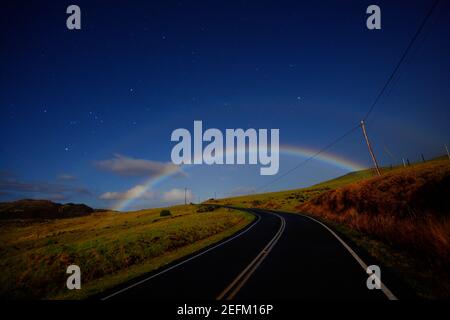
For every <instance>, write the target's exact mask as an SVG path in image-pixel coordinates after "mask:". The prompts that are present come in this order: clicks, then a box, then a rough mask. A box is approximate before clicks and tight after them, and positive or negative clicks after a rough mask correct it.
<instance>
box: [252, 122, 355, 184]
mask: <svg viewBox="0 0 450 320" xmlns="http://www.w3.org/2000/svg"><path fill="white" fill-rule="evenodd" d="M359 128H360V125H359V124H358V125H357V126H355V127H353V128H352V129H350V130H348V131H347V132H345V133H344V134H343V135H341V136H340V137H338V138H337V139H335V140H333V141H332V142H330V143H329V144H327V145H326V146H325V147H323V148H322V149H320V150H319V151H317V152H316V153H314V154H313V155H312V156H310V157H309V158H307V159H305V160H303V161H302V162H300V163H299V164H298V165H296V166H295V167H293V168H291V169H289V170H288V171H286V172H285V173H283V174H282V175H280V176H278V177H276V178H275V179H273V180H272V181H270V182H268V183H266V184H265V185H263V186H261V187H259V188H256V189H255V191H258V190H262V189H265V188H266V187H268V186H269V185H271V184H273V183H275V182H277V181H278V180H280V179H282V178H284V177H285V176H287V175H288V174H289V173H291V172H293V171H295V170H297V169H298V168H300V167H301V166H303V165H305V164H307V163H308V162H309V161H311V160H313V159H314V158H316V157H317V156H318V155H320V154H321V153H323V152H325V151H326V150H328V149H330V148H331V147H332V146H334V145H335V144H337V143H338V142H340V141H341V140H342V139H344V138H345V137H347V136H348V135H350V134H352V133H353V132H354V131H355V130H356V129H359Z"/></svg>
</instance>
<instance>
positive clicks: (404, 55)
mask: <svg viewBox="0 0 450 320" xmlns="http://www.w3.org/2000/svg"><path fill="white" fill-rule="evenodd" d="M438 3H439V0H435V1H434V3H433V5H432V7H431V8H430V10H429V11H428V13H427V15H426V16H425V18H424V19H423V20H422V23H421V24H420V26H419V28H418V29H417V30H416V33H415V34H414V36H413V37H412V39H411V41H410V42H409V44H408V46H407V47H406V50H405V51H404V52H403V54H402V55H401V57H400V60H399V61H398V62H397V65H396V66H395V68H394V70H393V71H392V73H391V75H390V76H389V78H388V80H387V81H386V83H385V84H384V86H383V87H382V89H381V91H380V92H379V93H378V95H377V97H376V98H375V101H374V102H373V103H372V105H371V106H370V108H369V110H368V111H367V113H366V115H365V116H364V118H363V120H367V118H368V117H369V116H370V114H371V113H372V111H373V109H374V108H375V106H376V104H377V103H378V101H379V100H380V99H381V97H382V96H383V94H384V92H385V91H386V89H387V87H388V86H389V84H390V83H391V81H392V79H393V78H394V77H395V74H396V73H397V71H398V69H399V68H400V66H401V65H402V63H403V61H404V60H405V58H406V56H407V55H408V52H409V50H410V49H411V48H412V46H413V45H414V43H415V42H416V39H417V37H418V36H419V34H420V33H421V32H422V29H423V27H424V26H425V24H426V23H427V21H428V19H429V18H430V16H431V15H432V14H433V12H434V9H436V7H437V5H438Z"/></svg>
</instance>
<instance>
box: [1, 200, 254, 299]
mask: <svg viewBox="0 0 450 320" xmlns="http://www.w3.org/2000/svg"><path fill="white" fill-rule="evenodd" d="M196 210H197V206H193V205H191V206H177V207H171V208H170V211H171V213H172V215H171V216H168V217H160V211H161V210H160V209H151V210H142V211H137V212H130V213H114V212H106V213H97V214H93V215H91V216H87V217H80V218H72V219H62V220H52V221H45V222H30V221H16V222H6V221H5V222H2V223H1V224H0V268H1V270H2V272H1V274H0V296H2V297H4V298H39V299H48V298H84V297H86V296H88V295H91V294H94V293H97V292H99V291H102V290H104V289H106V288H108V287H111V286H114V285H116V284H118V283H121V282H123V281H126V280H129V279H130V278H133V277H135V276H137V275H139V274H142V273H145V272H148V271H151V270H153V269H156V268H158V267H160V266H162V265H164V264H167V263H170V262H171V261H173V260H175V259H177V258H180V257H182V256H184V255H187V254H190V253H192V252H195V251H196V250H198V249H201V248H202V247H205V246H207V245H210V244H212V243H214V242H217V241H219V240H220V239H222V238H224V237H226V236H228V235H230V234H232V233H233V232H236V231H237V230H239V229H240V228H242V227H244V226H245V225H247V224H248V223H249V222H250V221H251V220H252V219H253V216H251V215H249V214H247V213H244V212H240V211H231V210H228V209H217V210H215V211H213V212H207V213H198V212H196ZM70 264H76V265H79V266H80V268H81V272H82V290H74V291H69V290H67V289H66V287H65V282H66V279H67V276H68V275H67V274H66V273H65V272H66V268H67V266H68V265H70Z"/></svg>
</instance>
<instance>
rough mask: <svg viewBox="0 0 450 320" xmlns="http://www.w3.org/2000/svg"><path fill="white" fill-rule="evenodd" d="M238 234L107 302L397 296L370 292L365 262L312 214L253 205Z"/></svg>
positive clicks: (120, 291)
mask: <svg viewBox="0 0 450 320" xmlns="http://www.w3.org/2000/svg"><path fill="white" fill-rule="evenodd" d="M249 211H251V212H253V213H254V214H255V215H256V216H257V218H256V219H255V222H253V223H252V224H251V225H250V226H248V227H247V228H245V229H244V230H242V231H240V232H239V233H238V234H235V235H233V236H232V237H230V238H228V239H226V240H224V241H222V242H220V243H218V244H216V245H213V246H211V247H208V248H205V249H203V250H202V251H200V252H198V253H195V254H193V255H190V256H188V257H186V258H184V259H183V260H180V261H176V262H175V263H173V264H171V265H169V266H167V267H165V268H164V269H163V270H157V271H155V272H153V273H150V274H146V275H144V276H142V277H140V278H138V279H135V280H133V281H131V282H129V283H125V284H123V285H121V286H119V287H116V288H114V289H112V290H109V291H107V292H105V293H104V294H103V295H102V296H100V298H101V299H103V300H106V299H107V300H109V299H153V300H154V299H177V300H183V299H188V300H194V299H195V300H197V299H206V300H211V299H220V300H231V299H237V300H247V299H249V300H257V299H275V300H281V299H291V300H292V299H383V300H387V299H395V298H396V297H395V296H394V295H393V294H392V292H391V291H390V290H389V289H388V288H387V287H386V286H385V285H384V284H383V286H382V289H380V290H377V289H373V290H369V289H368V288H367V285H366V281H367V278H368V276H369V275H368V274H367V273H366V272H365V269H366V267H367V265H366V264H365V263H364V261H362V259H360V258H359V257H358V256H357V255H356V253H354V252H353V250H352V249H351V248H350V247H348V246H346V244H345V243H342V242H341V241H342V240H341V239H340V238H339V237H338V236H337V235H335V234H333V233H332V231H331V230H329V229H327V227H326V226H324V225H322V224H320V223H319V222H317V221H314V220H312V219H311V218H309V217H306V216H302V215H296V214H289V213H280V212H276V213H275V212H270V211H265V210H257V209H251V210H249Z"/></svg>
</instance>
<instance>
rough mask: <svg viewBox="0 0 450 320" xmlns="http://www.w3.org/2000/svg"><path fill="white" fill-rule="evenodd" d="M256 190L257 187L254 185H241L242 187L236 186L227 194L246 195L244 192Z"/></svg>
mask: <svg viewBox="0 0 450 320" xmlns="http://www.w3.org/2000/svg"><path fill="white" fill-rule="evenodd" d="M253 192H255V188H254V187H244V186H240V187H236V188H234V189H232V190H231V191H230V192H228V193H227V195H229V196H240V195H244V194H250V193H253Z"/></svg>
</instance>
